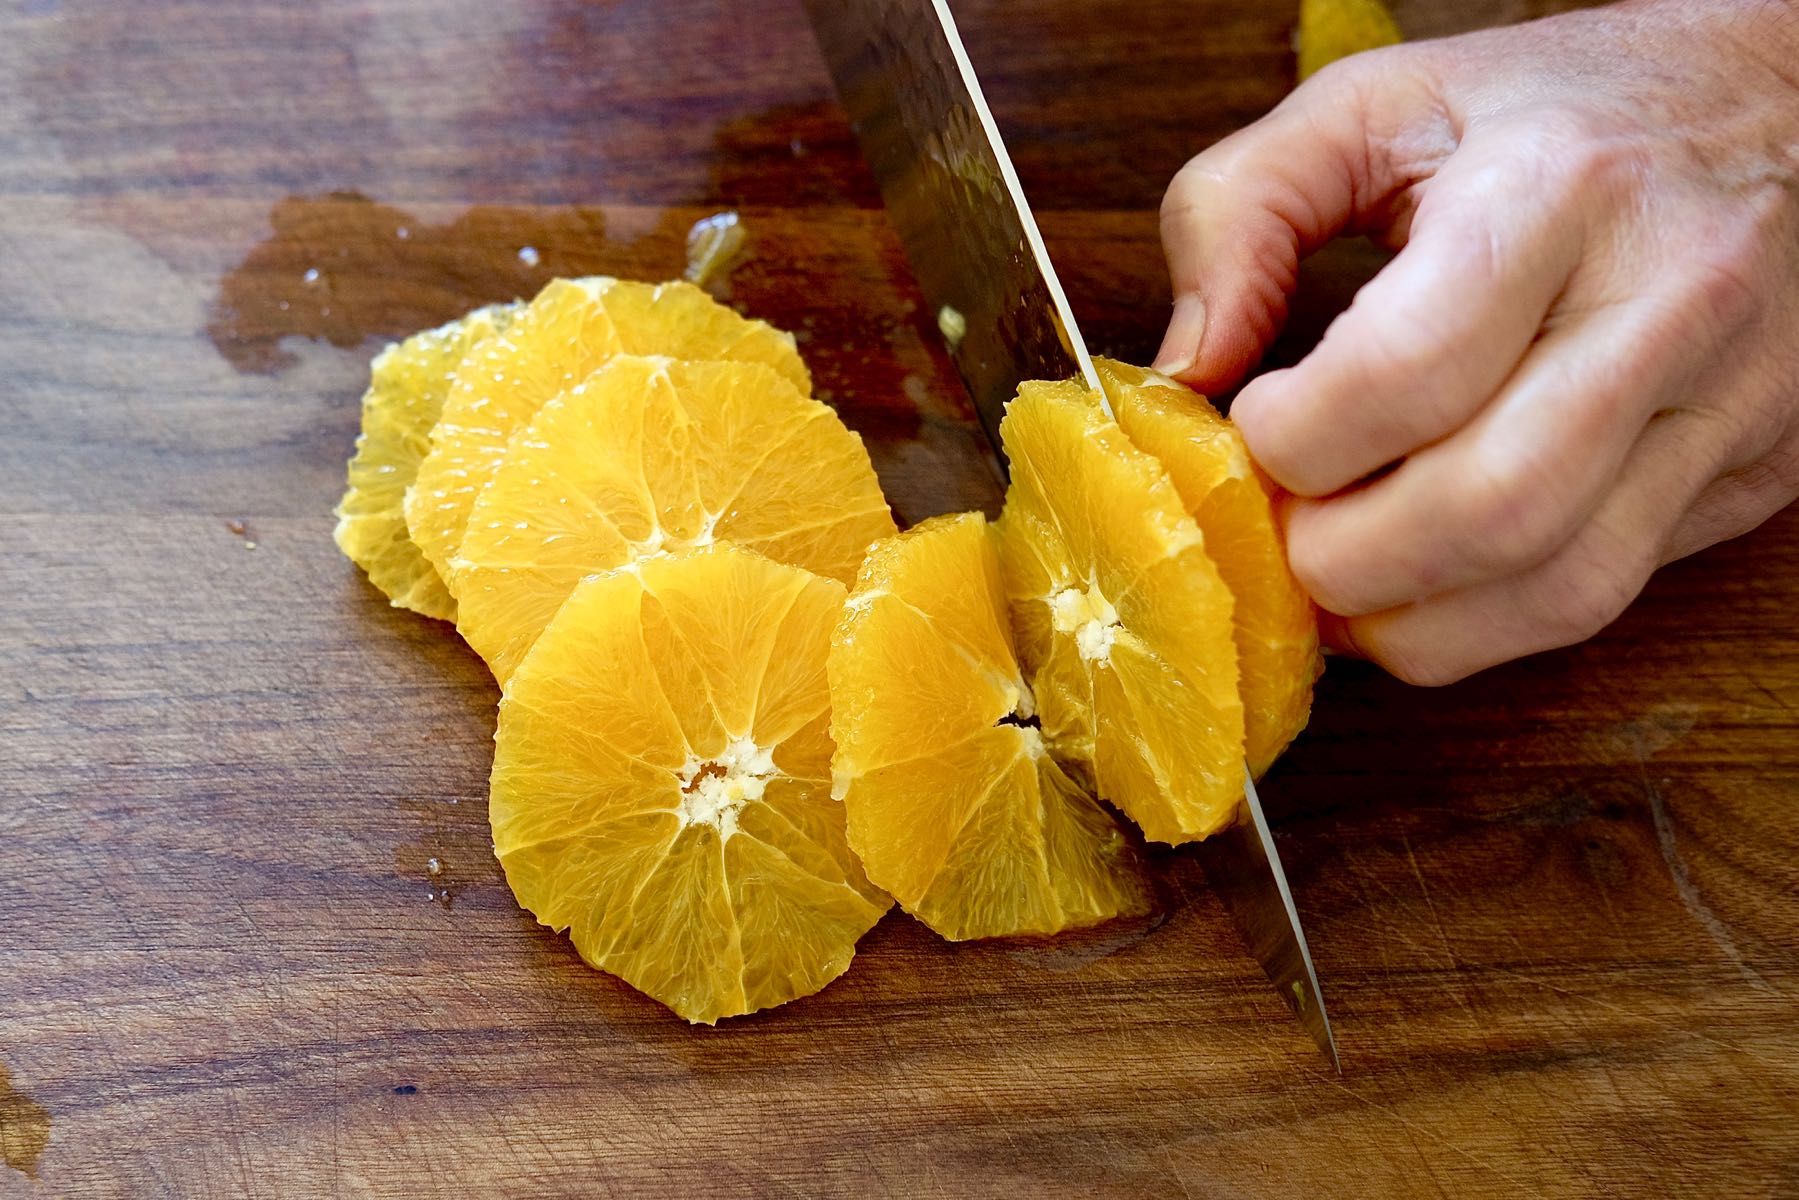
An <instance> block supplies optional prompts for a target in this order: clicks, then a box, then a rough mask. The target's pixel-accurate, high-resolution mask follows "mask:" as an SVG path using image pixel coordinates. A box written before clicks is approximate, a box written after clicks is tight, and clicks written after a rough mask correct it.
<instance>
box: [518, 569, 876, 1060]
mask: <svg viewBox="0 0 1799 1200" xmlns="http://www.w3.org/2000/svg"><path fill="white" fill-rule="evenodd" d="M843 599H844V588H843V585H842V584H840V583H837V582H836V581H834V580H828V579H823V578H820V577H819V576H816V575H812V574H811V573H809V572H807V571H804V570H801V569H799V568H797V567H790V566H784V565H782V564H779V563H775V562H772V561H770V560H768V559H766V558H763V557H761V556H759V555H757V554H754V553H751V552H750V551H747V550H740V549H736V548H733V547H728V546H713V547H709V548H706V549H702V550H695V551H690V552H687V553H684V554H678V555H664V556H660V557H656V558H652V559H647V560H645V561H644V562H642V563H640V564H639V565H638V566H637V567H636V568H635V569H634V570H630V571H614V572H611V573H608V574H605V575H596V576H594V577H592V578H590V579H588V580H586V581H585V582H583V583H582V584H581V586H580V587H579V588H577V589H576V590H575V592H574V593H573V594H572V595H571V596H570V597H569V598H568V602H567V603H566V604H565V605H564V606H563V607H562V610H561V612H560V613H559V614H558V615H557V618H556V620H555V622H554V623H552V624H551V626H550V627H549V628H548V629H547V630H545V631H544V635H543V637H541V638H540V639H538V642H537V645H536V647H535V648H534V649H533V650H532V652H531V653H530V655H529V656H527V657H526V659H525V660H524V662H523V663H522V664H520V666H519V668H518V670H517V672H515V673H514V675H513V677H512V681H511V684H510V686H509V687H508V688H507V690H506V694H505V698H504V699H503V700H502V701H501V702H500V725H499V732H498V733H497V734H496V736H495V752H494V766H493V778H492V794H491V799H490V802H489V810H488V811H489V816H490V818H491V821H492V825H493V840H494V849H495V851H496V852H497V853H498V855H499V858H500V862H501V864H502V865H503V866H504V867H505V870H506V879H507V881H508V882H509V883H510V884H511V885H512V890H513V893H514V894H515V895H516V896H517V897H518V900H519V903H520V904H522V905H524V906H525V907H526V908H527V909H529V910H530V911H531V912H533V913H535V914H536V916H537V919H538V920H539V921H540V922H541V923H543V924H545V925H548V926H550V927H551V928H553V929H557V930H567V931H568V933H569V936H570V938H571V939H572V940H573V941H574V944H575V946H576V948H577V949H578V950H579V951H580V952H581V956H582V957H583V958H585V959H586V960H587V961H588V962H589V963H592V964H593V965H594V966H596V967H598V968H600V969H601V970H604V971H609V972H611V973H612V974H614V975H617V976H618V977H619V978H621V979H623V980H624V981H625V982H627V983H629V984H630V985H631V986H632V987H635V988H637V989H638V990H640V991H642V992H645V993H647V994H648V995H650V996H652V997H654V998H655V999H657V1000H659V1001H661V1002H662V1003H663V1004H665V1005H667V1006H668V1007H670V1008H672V1009H673V1010H674V1011H675V1012H677V1013H679V1014H680V1015H681V1016H683V1017H685V1018H687V1019H688V1020H689V1021H695V1022H703V1023H706V1024H711V1023H712V1022H714V1021H717V1020H718V1019H719V1018H720V1017H728V1016H734V1015H738V1014H741V1013H748V1012H754V1011H756V1010H757V1009H761V1008H767V1007H769V1006H771V1005H776V1004H783V1003H785V1002H787V1001H789V1000H792V999H795V998H796V997H800V996H806V995H810V994H811V993H813V992H816V991H818V990H819V989H820V988H822V987H824V986H825V985H826V984H827V983H829V982H830V981H831V980H833V979H835V978H836V977H837V976H838V975H841V974H842V973H843V972H844V970H845V969H847V968H848V966H849V963H850V959H851V956H852V955H853V954H854V953H855V945H856V941H857V939H859V938H860V937H861V936H862V934H864V933H865V932H867V931H868V929H869V928H870V927H871V926H873V925H874V923H875V922H876V921H877V920H879V919H880V916H881V914H882V913H883V912H884V911H886V909H887V907H888V904H889V903H890V902H889V900H888V898H887V897H886V896H885V895H883V894H882V893H881V892H880V891H879V890H878V889H877V888H875V887H874V886H873V885H871V884H870V883H869V882H868V880H867V879H866V878H865V877H864V875H863V873H862V868H861V866H860V865H859V864H858V863H857V861H856V857H855V855H854V854H853V853H851V851H850V849H849V847H848V845H847V844H846V843H845V840H844V827H843V807H842V805H840V804H838V803H837V802H836V801H835V800H833V799H832V798H831V794H830V759H831V750H832V747H831V739H830V732H829V729H828V719H829V706H830V694H829V691H828V689H827V686H826V677H825V657H826V653H827V651H828V650H829V647H830V638H831V628H832V626H833V625H834V624H835V622H836V620H837V618H838V616H839V614H840V613H841V611H842V605H843Z"/></svg>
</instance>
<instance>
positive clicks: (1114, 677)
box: [998, 383, 1243, 842]
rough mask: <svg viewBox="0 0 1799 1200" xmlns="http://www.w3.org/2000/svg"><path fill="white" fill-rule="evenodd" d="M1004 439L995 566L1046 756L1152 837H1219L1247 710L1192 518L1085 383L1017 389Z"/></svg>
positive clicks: (1215, 586) (1227, 604)
mask: <svg viewBox="0 0 1799 1200" xmlns="http://www.w3.org/2000/svg"><path fill="white" fill-rule="evenodd" d="M1000 435H1001V438H1002V439H1003V440H1004V443H1005V447H1006V452H1007V454H1008V455H1009V456H1010V458H1011V461H1012V482H1011V485H1010V486H1009V487H1008V489H1007V491H1006V503H1005V512H1004V514H1003V515H1002V516H1001V517H1000V520H999V522H998V530H999V552H1000V562H1001V567H1002V574H1003V577H1004V581H1005V589H1006V595H1007V599H1008V602H1009V604H1010V607H1011V611H1012V627H1013V631H1014V633H1015V634H1016V636H1017V639H1018V654H1019V658H1020V660H1021V661H1022V662H1023V664H1024V669H1025V679H1026V681H1027V682H1028V683H1029V685H1030V687H1031V690H1032V692H1033V694H1034V695H1035V697H1036V702H1037V710H1038V714H1039V717H1040V719H1041V721H1042V726H1043V734H1044V737H1045V738H1046V739H1047V740H1048V742H1049V747H1050V750H1051V752H1052V753H1054V754H1055V755H1056V756H1057V757H1058V758H1059V759H1061V760H1062V761H1063V762H1064V763H1065V764H1068V765H1070V766H1071V767H1072V768H1073V769H1074V770H1075V771H1076V772H1077V773H1078V774H1079V775H1080V776H1082V777H1083V781H1084V782H1086V783H1088V784H1089V785H1090V786H1091V787H1092V788H1093V789H1094V790H1095V791H1096V792H1097V793H1098V794H1099V796H1100V797H1101V798H1102V799H1105V800H1108V801H1110V802H1111V803H1113V804H1115V805H1117V806H1118V807H1119V808H1121V809H1123V810H1124V812H1125V813H1126V815H1128V816H1129V817H1130V818H1131V819H1132V820H1134V821H1135V822H1136V823H1137V824H1138V825H1139V826H1140V827H1141V828H1142V829H1143V832H1144V834H1145V835H1146V836H1148V837H1150V838H1152V839H1154V840H1156V841H1161V842H1186V841H1192V840H1194V839H1197V838H1202V837H1205V836H1206V835H1208V834H1210V833H1214V832H1216V831H1217V830H1218V829H1220V828H1222V827H1223V826H1225V825H1226V824H1228V823H1229V821H1230V819H1231V817H1232V815H1233V813H1234V812H1235V808H1236V804H1237V800H1238V797H1239V796H1240V795H1241V793H1242V787H1243V705H1242V702H1241V700H1240V699H1239V698H1238V695H1237V650H1236V646H1235V643H1234V641H1233V638H1232V623H1231V611H1232V607H1233V605H1232V600H1231V594H1230V591H1229V589H1228V588H1227V587H1226V586H1225V583H1224V580H1223V578H1222V577H1221V576H1220V575H1219V573H1218V568H1217V567H1216V566H1215V565H1214V564H1213V562H1212V560H1211V558H1210V557H1208V556H1207V554H1206V549H1205V539H1204V537H1203V536H1202V535H1201V533H1200V530H1199V526H1198V525H1197V524H1196V523H1195V522H1194V520H1193V518H1192V516H1190V515H1189V514H1188V512H1187V509H1186V506H1185V505H1184V504H1183V503H1182V500H1181V496H1180V493H1179V492H1177V491H1176V490H1175V486H1174V484H1173V482H1171V481H1170V480H1169V478H1168V475H1167V473H1166V472H1165V471H1164V470H1163V469H1162V466H1161V464H1160V463H1158V462H1157V461H1156V459H1155V458H1154V457H1153V456H1151V455H1149V454H1146V453H1144V452H1143V451H1141V450H1139V449H1137V448H1136V447H1134V446H1132V445H1131V443H1130V441H1129V439H1127V438H1126V437H1125V435H1124V433H1123V432H1122V431H1121V430H1120V429H1119V428H1118V426H1117V425H1116V424H1115V423H1114V422H1113V421H1111V420H1109V419H1108V418H1107V417H1106V416H1105V414H1104V413H1103V412H1102V411H1101V409H1100V408H1099V405H1098V404H1097V403H1096V398H1095V397H1094V396H1093V395H1092V394H1091V393H1089V392H1088V391H1087V390H1086V389H1085V388H1083V387H1081V386H1080V385H1079V384H1075V383H1027V384H1025V385H1024V386H1023V387H1022V388H1020V389H1019V394H1018V398H1017V399H1016V400H1014V401H1013V402H1012V403H1011V405H1010V406H1008V409H1007V412H1006V417H1005V420H1004V421H1003V422H1002V423H1001V425H1000Z"/></svg>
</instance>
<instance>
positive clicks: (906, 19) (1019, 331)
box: [806, 0, 1342, 1071]
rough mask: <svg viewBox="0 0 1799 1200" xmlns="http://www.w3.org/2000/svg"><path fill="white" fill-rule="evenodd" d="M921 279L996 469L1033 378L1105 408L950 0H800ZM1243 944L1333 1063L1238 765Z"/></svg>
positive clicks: (1269, 845) (1319, 1000)
mask: <svg viewBox="0 0 1799 1200" xmlns="http://www.w3.org/2000/svg"><path fill="white" fill-rule="evenodd" d="M806 10H807V15H808V16H809V17H810V19H811V22H812V30H813V33H814V34H815V35H816V36H817V39H818V45H819V49H820V51H821V52H822V53H823V55H824V60H825V65H826V66H827V67H828V68H829V70H830V73H831V78H832V80H833V82H835V84H836V86H837V93H838V96H839V97H840V98H841V99H842V101H843V106H844V108H845V109H846V110H847V111H848V113H849V116H850V121H851V124H852V125H853V126H854V128H855V130H856V137H857V141H858V142H859V144H860V145H861V147H862V154H863V157H864V158H866V159H867V160H868V165H869V169H870V170H871V171H872V172H873V173H874V177H875V182H876V183H877V184H878V185H879V186H880V189H881V199H882V201H883V202H884V203H885V205H886V207H887V214H888V217H889V218H890V219H891V221H892V223H893V225H894V228H895V229H896V230H897V231H898V233H899V238H900V243H901V245H902V246H903V247H904V248H905V251H906V258H907V260H908V261H909V262H910V264H911V266H912V273H913V275H914V277H915V278H916V279H917V281H918V286H919V290H920V291H922V292H923V293H924V297H925V300H926V302H927V303H928V304H930V305H931V306H932V307H933V308H934V309H935V310H936V313H937V325H938V329H939V331H940V332H942V333H943V335H944V340H945V341H946V343H947V344H948V346H949V350H950V355H951V357H952V358H953V359H954V360H955V363H956V369H957V371H958V373H959V374H960V375H961V376H962V382H963V383H964V384H965V385H966V386H967V388H968V393H969V396H970V398H971V399H972V400H973V401H974V406H975V411H976V412H977V413H978V414H979V415H980V418H981V425H982V427H983V428H984V429H986V431H987V436H988V438H989V440H991V441H992V443H993V446H994V449H995V451H996V452H997V453H998V454H999V455H1000V462H1001V465H1002V468H1003V466H1004V462H1005V453H1004V450H1003V449H1002V448H1001V446H1000V437H999V422H1000V418H1001V417H1002V416H1003V415H1004V413H1005V408H1006V402H1007V401H1009V400H1010V399H1012V397H1013V396H1014V395H1015V394H1017V391H1018V385H1019V384H1020V383H1022V382H1024V381H1025V380H1028V379H1066V378H1069V377H1072V376H1075V375H1079V376H1081V377H1082V378H1083V379H1085V380H1086V382H1087V386H1088V387H1090V388H1092V389H1093V391H1094V392H1095V393H1097V394H1098V396H1099V398H1100V404H1101V405H1102V406H1103V407H1104V408H1105V409H1106V414H1107V415H1108V416H1111V415H1113V414H1112V411H1111V405H1110V403H1109V402H1108V400H1107V399H1106V393H1105V389H1104V388H1103V387H1102V386H1101V385H1100V381H1099V377H1098V375H1097V373H1096V372H1095V371H1094V369H1093V361H1092V359H1091V358H1090V357H1089V356H1088V354H1087V347H1086V343H1085V342H1084V341H1083V340H1082V338H1081V332H1080V329H1079V327H1078V326H1077V325H1076V324H1075V320H1074V313H1073V311H1072V310H1071V309H1070V308H1069V305H1068V298H1067V296H1066V295H1065V294H1064V293H1063V291H1062V285H1061V283H1060V282H1059V281H1058V280H1057V278H1056V272H1055V268H1054V267H1053V266H1052V265H1051V263H1050V260H1049V251H1048V250H1047V249H1046V248H1045V247H1044V244H1043V237H1042V234H1041V233H1040V232H1039V231H1038V228H1037V222H1036V220H1035V219H1034V218H1033V217H1032V216H1031V208H1030V205H1029V204H1028V203H1026V201H1025V198H1024V190H1023V189H1022V188H1021V187H1020V186H1019V183H1018V174H1017V172H1016V171H1015V170H1013V167H1012V159H1011V156H1010V155H1009V154H1007V153H1006V148H1005V143H1004V142H1003V141H1002V140H1001V138H1000V134H999V127H998V126H997V125H996V124H995V123H994V120H993V114H992V112H991V111H990V110H989V109H988V107H987V101H986V99H985V97H983V96H982V94H981V85H980V80H979V79H978V78H976V76H975V72H974V68H973V66H972V65H971V64H970V63H969V60H968V54H967V51H966V50H965V49H964V48H963V46H962V38H961V35H960V34H959V33H958V32H957V30H956V23H955V19H954V18H953V17H952V16H951V15H950V11H949V6H948V5H947V4H946V3H945V0H806ZM1200 847H1201V854H1202V861H1203V863H1204V865H1205V869H1206V878H1207V880H1208V881H1209V882H1210V883H1211V884H1212V888H1213V890H1214V891H1215V892H1216V893H1217V894H1218V896H1219V898H1220V900H1221V901H1222V902H1223V904H1224V906H1225V908H1226V909H1227V910H1228V911H1229V912H1230V914H1231V917H1232V920H1233V921H1234V922H1235V924H1236V926H1237V929H1238V931H1239V933H1241V934H1242V937H1243V940H1244V943H1245V945H1247V946H1248V948H1249V950H1250V952H1251V953H1252V954H1254V956H1255V957H1256V959H1257V961H1259V962H1260V963H1261V964H1262V968H1263V970H1264V971H1266V972H1267V973H1268V977H1269V979H1270V980H1272V981H1273V982H1274V985H1275V989H1276V990H1277V991H1278V992H1279V993H1280V995H1281V997H1282V999H1284V1000H1285V1001H1286V1002H1287V1004H1288V1006H1289V1007H1290V1008H1292V1009H1293V1012H1294V1014H1295V1015H1296V1016H1297V1017H1298V1018H1299V1020H1300V1023H1301V1024H1302V1025H1303V1026H1304V1027H1305V1029H1306V1031H1307V1032H1308V1033H1310V1034H1311V1036H1312V1038H1313V1040H1314V1041H1316V1042H1317V1043H1318V1047H1319V1049H1320V1050H1322V1051H1323V1052H1324V1054H1325V1055H1326V1056H1327V1057H1328V1058H1329V1059H1330V1060H1331V1063H1332V1065H1333V1066H1336V1067H1337V1069H1338V1070H1339V1071H1341V1069H1342V1068H1341V1066H1340V1065H1339V1064H1338V1059H1337V1046H1336V1039H1335V1037H1334V1036H1333V1035H1332V1033H1331V1027H1330V1018H1329V1017H1328V1016H1327V1015H1326V1013H1325V1009H1324V995H1323V993H1322V992H1321V991H1320V990H1319V987H1318V975H1317V972H1316V970H1315V969H1314V968H1313V966H1312V956H1311V951H1310V949H1309V948H1308V947H1307V945H1306V938H1305V931H1304V929H1302V928H1301V927H1300V923H1299V913H1298V910H1297V909H1296V908H1295V907H1294V904H1293V893H1292V891H1291V889H1289V888H1288V886H1287V877H1286V873H1285V872H1284V871H1283V870H1282V869H1281V860H1280V854H1279V853H1278V852H1277V851H1276V850H1275V846H1274V838H1273V837H1272V835H1271V834H1270V833H1269V831H1268V821H1267V818H1266V817H1265V816H1264V815H1263V812H1262V804H1261V800H1260V798H1259V797H1258V796H1257V795H1256V790H1255V783H1254V781H1253V779H1252V778H1251V777H1250V774H1249V772H1248V771H1247V770H1246V771H1245V772H1244V776H1243V798H1242V800H1241V801H1239V803H1238V808H1237V819H1236V821H1235V822H1234V823H1233V824H1232V825H1231V826H1230V827H1228V828H1227V829H1226V830H1224V831H1223V832H1221V833H1219V834H1216V835H1214V836H1213V837H1212V838H1210V839H1208V840H1207V841H1205V842H1202V843H1200Z"/></svg>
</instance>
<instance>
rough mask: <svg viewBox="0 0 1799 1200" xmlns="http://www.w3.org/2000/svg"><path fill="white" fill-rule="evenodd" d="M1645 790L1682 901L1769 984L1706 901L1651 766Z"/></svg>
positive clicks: (1754, 978)
mask: <svg viewBox="0 0 1799 1200" xmlns="http://www.w3.org/2000/svg"><path fill="white" fill-rule="evenodd" d="M1643 794H1644V795H1645V796H1646V797H1648V799H1649V818H1650V820H1652V821H1653V822H1654V823H1655V840H1656V844H1657V845H1658V846H1659V847H1660V848H1661V852H1662V861H1663V862H1664V863H1666V864H1667V866H1668V876H1669V878H1670V879H1672V880H1673V881H1674V891H1675V892H1676V893H1677V894H1678V895H1679V896H1680V902H1681V904H1682V905H1684V906H1685V907H1686V910H1687V913H1688V915H1690V916H1691V917H1692V918H1693V919H1694V920H1695V921H1697V922H1699V924H1700V925H1701V926H1702V927H1703V928H1704V929H1705V932H1706V933H1708V934H1710V935H1711V939H1712V941H1713V942H1715V943H1717V946H1718V949H1720V950H1722V951H1724V954H1725V956H1726V957H1727V958H1729V959H1730V961H1731V962H1732V963H1734V964H1735V965H1736V969H1737V970H1738V971H1739V972H1741V973H1742V976H1743V978H1745V979H1747V980H1749V981H1750V982H1751V983H1754V984H1756V985H1758V986H1760V987H1764V988H1765V987H1769V986H1770V985H1769V983H1768V981H1767V980H1766V979H1765V978H1763V977H1762V975H1761V973H1760V972H1759V971H1757V970H1756V969H1755V968H1754V967H1752V966H1750V965H1749V963H1748V961H1747V960H1746V959H1744V957H1743V952H1742V951H1741V950H1739V949H1737V944H1736V942H1735V940H1734V939H1732V938H1731V936H1730V928H1729V927H1728V926H1727V925H1725V924H1724V922H1723V921H1722V920H1720V919H1719V918H1718V914H1717V913H1715V912H1713V911H1712V910H1711V907H1710V906H1709V905H1707V904H1706V902H1705V899H1704V898H1703V897H1702V896H1700V894H1699V889H1698V888H1697V887H1694V886H1693V877H1692V875H1691V874H1689V873H1688V871H1687V863H1686V860H1685V859H1684V858H1682V857H1681V855H1680V847H1679V846H1678V845H1676V844H1675V841H1674V821H1673V820H1672V818H1670V817H1669V816H1668V805H1667V802H1666V801H1664V800H1663V799H1662V793H1661V789H1660V788H1658V787H1656V785H1655V782H1654V781H1653V780H1651V779H1650V778H1649V771H1648V768H1647V766H1644V768H1643Z"/></svg>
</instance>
